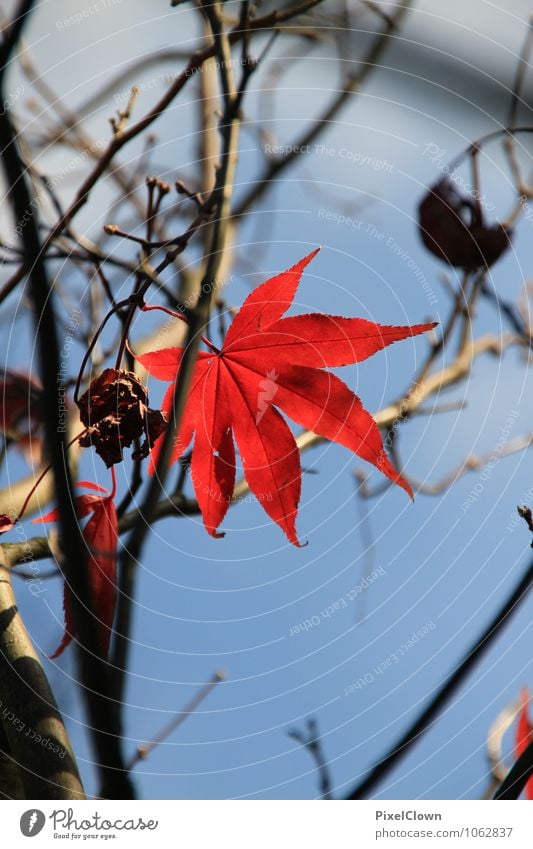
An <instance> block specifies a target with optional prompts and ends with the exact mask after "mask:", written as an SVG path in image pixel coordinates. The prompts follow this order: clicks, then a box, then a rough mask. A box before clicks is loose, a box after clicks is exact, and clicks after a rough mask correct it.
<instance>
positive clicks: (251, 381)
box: [137, 250, 435, 545]
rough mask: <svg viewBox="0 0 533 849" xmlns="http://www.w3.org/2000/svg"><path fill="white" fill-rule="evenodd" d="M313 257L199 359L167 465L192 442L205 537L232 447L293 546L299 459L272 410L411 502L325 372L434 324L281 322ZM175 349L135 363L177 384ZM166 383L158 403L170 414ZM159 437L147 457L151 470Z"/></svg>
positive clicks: (349, 399) (178, 353) (256, 296)
mask: <svg viewBox="0 0 533 849" xmlns="http://www.w3.org/2000/svg"><path fill="white" fill-rule="evenodd" d="M317 253H318V250H315V251H313V252H312V253H311V254H309V255H308V256H306V257H304V259H302V260H300V262H298V263H297V264H296V265H294V266H293V267H292V268H290V269H289V270H288V271H285V272H283V273H282V274H279V275H277V276H276V277H272V278H271V279H270V280H267V281H266V283H263V284H262V285H261V286H259V287H258V288H257V289H255V290H254V291H253V292H252V293H251V294H250V295H249V296H248V297H247V298H246V300H245V302H244V304H243V305H242V307H241V309H240V311H239V312H238V314H237V315H236V316H235V318H234V319H233V322H232V324H231V326H230V328H229V330H228V332H227V334H226V337H225V339H224V344H223V347H222V349H221V350H220V351H219V350H218V349H215V350H214V351H212V352H209V353H207V352H201V353H200V354H199V355H198V360H197V362H196V366H195V370H194V373H193V378H192V381H191V386H190V390H189V395H188V398H187V403H186V409H185V413H184V416H183V420H182V422H181V425H180V428H179V433H178V434H177V435H176V439H175V442H174V447H173V453H172V458H171V462H174V461H175V460H177V459H178V457H180V456H181V455H182V454H183V453H184V452H185V451H186V449H187V448H188V446H189V444H190V443H191V441H192V439H193V436H194V448H193V452H192V458H191V469H190V472H191V479H192V482H193V485H194V491H195V494H196V498H197V500H198V504H199V507H200V510H201V512H202V516H203V520H204V524H205V527H206V529H207V531H208V532H209V533H210V534H211V535H212V536H223V534H220V533H218V527H219V525H220V523H221V522H222V520H223V518H224V516H225V514H226V511H227V509H228V506H229V504H230V501H231V498H232V495H233V489H234V483H235V447H234V441H233V437H235V441H236V443H237V446H238V449H239V453H240V456H241V461H242V465H243V469H244V474H245V477H246V480H247V481H248V484H249V486H250V489H251V491H252V492H253V493H254V495H255V496H256V497H257V499H258V501H259V502H260V503H261V504H262V506H263V508H264V509H265V511H266V512H267V513H268V515H269V516H270V517H271V518H272V519H273V520H274V522H276V523H277V524H278V525H279V526H280V528H282V530H283V531H284V532H285V534H286V535H287V537H288V539H289V540H290V542H291V543H293V544H295V545H298V544H299V543H298V537H297V534H296V528H295V521H296V513H297V509H298V503H299V500H300V488H301V470H300V455H299V451H298V448H297V445H296V442H295V439H294V436H293V434H292V433H291V431H290V429H289V427H288V425H287V424H286V423H285V421H284V419H283V418H282V417H281V415H280V413H279V412H278V409H277V408H280V409H282V410H283V411H284V412H285V413H286V414H287V415H288V416H289V418H291V419H292V420H293V421H295V422H296V423H297V424H300V425H302V426H303V427H304V428H307V429H308V430H311V431H313V432H314V433H316V434H318V435H320V436H323V437H325V438H326V439H329V440H332V441H334V442H338V443H339V444H340V445H344V446H345V447H346V448H349V449H350V450H351V451H353V452H354V453H355V454H357V455H358V456H359V457H362V458H363V459H364V460H368V461H369V462H370V463H373V464H374V465H375V466H377V468H378V469H380V471H382V472H383V474H385V475H386V476H387V477H388V478H390V479H391V480H392V481H394V482H395V483H397V484H399V485H400V486H402V487H403V488H404V489H405V490H406V491H407V492H408V493H409V495H411V496H412V492H411V488H410V486H409V484H408V483H407V482H406V481H405V480H404V478H403V477H402V476H401V475H400V474H399V472H398V471H396V469H395V468H394V466H393V465H392V463H391V462H390V460H389V458H388V457H387V455H386V453H385V450H384V447H383V443H382V440H381V435H380V432H379V429H378V427H377V425H376V423H375V421H374V419H373V418H372V416H371V415H370V413H368V412H367V411H366V410H365V409H364V407H363V405H362V403H361V401H360V400H359V398H358V397H357V396H356V395H355V394H354V393H353V392H352V390H351V389H349V387H348V386H347V385H346V384H345V383H343V382H342V380H340V379H339V378H338V377H336V376H335V375H334V374H331V373H330V372H327V371H324V368H325V367H327V366H331V367H334V366H344V365H347V364H348V363H358V362H361V361H362V360H365V359H366V358H367V357H369V356H371V355H372V354H374V353H376V351H379V350H380V349H381V348H384V347H385V346H387V345H390V344H391V343H392V342H396V341H398V340H399V339H404V338H406V337H408V336H415V335H417V334H418V333H423V332H424V331H426V330H430V329H431V328H432V327H434V326H435V325H434V324H418V325H414V326H413V327H388V326H384V325H380V324H375V323H374V322H372V321H366V320H365V319H362V318H342V317H341V316H334V315H322V314H307V315H299V316H290V317H287V318H282V316H283V315H284V313H285V312H286V311H287V309H288V308H289V307H290V306H291V304H292V302H293V299H294V296H295V294H296V289H297V287H298V284H299V282H300V278H301V276H302V272H303V270H304V268H305V267H306V265H307V264H308V263H309V262H310V261H311V260H312V259H313V257H314V256H315V255H316V254H317ZM182 354H183V349H182V348H164V349H162V350H159V351H151V352H148V353H146V354H142V355H140V356H138V357H137V360H138V361H139V362H140V363H141V364H142V366H143V367H144V368H145V369H146V371H147V372H149V374H151V375H153V376H154V377H156V378H158V379H159V380H170V381H172V382H174V381H175V378H176V374H177V371H178V369H179V365H180V361H181V357H182ZM172 397H173V383H172V384H171V386H170V387H169V389H168V391H167V392H166V394H165V397H164V400H163V410H164V411H165V412H166V413H167V414H170V413H171V408H172ZM160 446H161V440H160V439H158V440H157V441H156V443H155V445H154V448H153V451H152V457H151V462H150V471H151V472H152V473H153V470H154V468H155V464H156V463H157V458H158V456H159V451H160Z"/></svg>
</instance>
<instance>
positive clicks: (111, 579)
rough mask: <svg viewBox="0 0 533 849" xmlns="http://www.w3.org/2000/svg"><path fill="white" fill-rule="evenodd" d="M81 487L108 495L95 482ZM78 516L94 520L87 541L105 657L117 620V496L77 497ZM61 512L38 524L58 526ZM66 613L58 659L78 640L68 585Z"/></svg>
mask: <svg viewBox="0 0 533 849" xmlns="http://www.w3.org/2000/svg"><path fill="white" fill-rule="evenodd" d="M78 486H85V487H88V488H90V489H94V490H98V491H101V492H106V490H105V489H102V487H100V486H98V484H95V483H92V482H91V481H81V482H80V483H79V484H78ZM76 510H77V513H78V516H79V517H80V518H83V517H84V516H87V515H88V514H89V513H91V514H92V515H91V518H90V519H89V521H88V522H87V524H86V525H85V528H84V529H83V532H82V533H83V538H84V540H85V543H86V545H87V548H88V549H89V552H88V555H89V556H88V564H87V569H88V576H89V588H90V592H91V601H92V609H93V613H94V616H95V617H96V619H97V621H98V630H99V633H100V642H101V645H102V650H103V653H104V655H105V656H107V653H108V649H109V640H110V636H111V628H112V625H113V617H114V613H115V594H116V550H117V540H118V520H117V513H116V510H115V503H114V500H113V495H106V496H105V497H104V496H101V495H78V496H77V497H76ZM57 521H59V512H58V510H57V509H56V510H52V511H51V512H50V513H47V514H46V515H45V516H41V517H40V518H39V519H34V522H57ZM63 609H64V612H65V633H64V635H63V639H62V640H61V643H60V644H59V646H58V647H57V649H56V651H55V652H54V654H52V655H50V657H51V658H52V659H53V658H56V657H59V655H60V654H62V652H63V651H64V650H65V648H66V647H67V646H68V645H69V643H70V642H71V640H72V638H73V637H75V636H76V633H77V631H76V623H75V621H74V617H73V613H72V590H71V588H70V587H69V586H68V584H66V583H65V587H64V595H63Z"/></svg>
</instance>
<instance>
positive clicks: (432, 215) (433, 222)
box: [419, 177, 512, 271]
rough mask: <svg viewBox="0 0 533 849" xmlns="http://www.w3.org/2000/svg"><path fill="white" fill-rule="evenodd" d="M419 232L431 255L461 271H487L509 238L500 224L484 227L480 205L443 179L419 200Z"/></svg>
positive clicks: (509, 232)
mask: <svg viewBox="0 0 533 849" xmlns="http://www.w3.org/2000/svg"><path fill="white" fill-rule="evenodd" d="M419 230H420V235H421V238H422V241H423V242H424V244H425V246H426V248H427V249H428V250H429V251H431V253H433V254H435V256H438V257H439V259H442V260H444V262H446V263H449V264H450V265H453V266H455V267H456V268H463V269H465V271H475V270H476V269H478V268H483V267H486V268H489V267H490V266H491V265H493V264H494V263H495V262H496V260H497V259H499V257H500V256H501V255H502V254H503V253H504V251H506V250H507V248H508V247H509V245H510V240H511V236H512V231H511V230H510V229H509V228H507V227H505V226H504V225H502V224H490V225H488V224H486V223H485V221H484V218H483V211H482V209H481V205H480V204H479V203H476V202H475V201H473V200H472V199H471V198H468V197H465V196H464V195H461V194H460V193H459V192H458V191H457V189H456V188H455V186H454V185H453V184H452V182H451V181H450V180H449V179H448V178H447V177H445V178H443V179H442V180H440V181H439V182H438V183H436V184H435V185H434V186H432V188H431V189H429V191H428V192H427V194H426V195H425V197H424V198H423V200H422V202H421V204H420V207H419Z"/></svg>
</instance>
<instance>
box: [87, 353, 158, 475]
mask: <svg viewBox="0 0 533 849" xmlns="http://www.w3.org/2000/svg"><path fill="white" fill-rule="evenodd" d="M78 407H79V410H80V418H81V420H82V422H83V424H84V425H85V426H86V428H87V430H86V432H85V433H84V434H83V435H82V436H81V437H80V445H81V447H82V448H89V447H91V446H93V447H94V448H95V450H96V453H97V454H98V455H99V456H100V457H101V458H102V460H103V461H104V463H105V464H106V466H107V467H108V468H109V466H113V465H114V464H115V463H120V462H122V459H123V456H122V451H123V449H124V448H129V447H130V445H131V444H132V442H134V441H135V440H136V439H140V438H141V437H143V436H144V437H145V441H144V442H143V444H142V445H141V447H140V449H139V450H138V451H135V452H134V454H133V455H132V456H133V459H142V458H143V457H147V456H148V452H149V450H150V448H151V447H152V445H153V444H154V442H155V440H156V439H157V438H158V437H159V436H161V434H162V433H163V431H164V430H165V428H166V425H167V420H166V415H165V413H163V412H161V411H160V410H151V409H150V408H149V407H148V391H147V389H146V387H145V386H144V384H142V383H141V381H140V380H139V378H138V377H137V376H136V375H135V374H134V373H133V372H131V371H124V370H123V369H120V370H118V369H112V368H108V369H105V371H103V372H102V374H101V375H100V376H99V377H97V378H95V379H94V380H93V381H92V383H91V385H90V386H89V388H88V390H87V392H85V394H84V395H82V396H81V398H80V399H79V400H78Z"/></svg>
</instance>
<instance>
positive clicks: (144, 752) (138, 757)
mask: <svg viewBox="0 0 533 849" xmlns="http://www.w3.org/2000/svg"><path fill="white" fill-rule="evenodd" d="M226 678H227V672H226V670H225V669H217V671H216V672H215V673H214V674H213V675H212V676H211V678H210V679H209V681H207V682H206V683H205V684H204V686H203V687H201V689H200V690H198V692H197V693H196V694H195V695H194V696H193V697H192V699H191V700H190V701H188V702H187V704H186V705H185V707H184V708H183V710H180V711H178V712H177V713H176V715H175V716H174V717H173V719H171V720H170V722H167V724H166V725H164V726H163V728H162V729H161V731H160V732H159V733H158V734H156V736H155V737H154V738H153V739H152V740H150V741H149V742H148V743H143V744H142V745H140V746H139V747H138V748H137V751H136V752H135V754H134V755H133V757H132V758H131V760H130V761H128V764H127V769H129V770H132V769H134V767H135V766H136V765H137V764H138V763H139V762H140V761H145V760H146V759H147V758H148V757H149V756H150V755H151V754H152V752H153V751H154V749H155V748H157V746H159V745H161V743H164V742H165V740H166V739H167V738H168V737H170V735H171V734H172V732H173V731H175V730H176V728H179V726H180V725H181V724H182V723H183V722H185V720H186V719H187V717H189V716H190V715H191V714H192V713H194V712H195V710H196V709H197V708H198V707H199V705H200V704H201V703H202V702H203V701H204V699H206V698H207V696H208V695H209V693H210V692H211V691H212V690H213V688H214V687H216V685H217V684H220V682H221V681H225V680H226Z"/></svg>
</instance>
